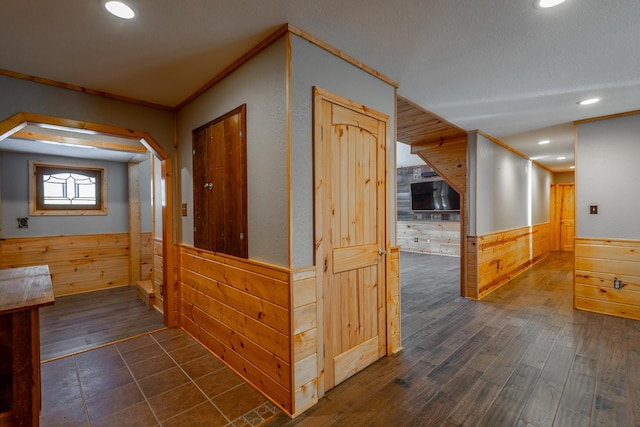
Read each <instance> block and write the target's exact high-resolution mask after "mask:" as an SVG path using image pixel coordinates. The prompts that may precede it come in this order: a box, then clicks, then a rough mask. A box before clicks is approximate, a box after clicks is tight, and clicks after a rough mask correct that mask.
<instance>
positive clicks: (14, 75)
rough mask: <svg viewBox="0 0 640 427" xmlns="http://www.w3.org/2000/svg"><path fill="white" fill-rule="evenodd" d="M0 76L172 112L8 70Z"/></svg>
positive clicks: (138, 101) (150, 104) (129, 99)
mask: <svg viewBox="0 0 640 427" xmlns="http://www.w3.org/2000/svg"><path fill="white" fill-rule="evenodd" d="M0 76H7V77H12V78H14V79H20V80H27V81H30V82H34V83H41V84H45V85H49V86H55V87H60V88H63V89H69V90H73V91H76V92H84V93H88V94H89V95H96V96H101V97H103V98H109V99H115V100H118V101H124V102H129V103H131V104H138V105H144V106H145V107H152V108H158V109H160V110H167V111H172V110H173V108H172V107H169V106H167V105H162V104H156V103H153V102H147V101H141V100H139V99H135V98H129V97H127V96H121V95H115V94H113V93H109V92H103V91H100V90H95V89H90V88H86V87H83V86H77V85H72V84H69V83H63V82H59V81H56V80H51V79H45V78H43V77H35V76H31V75H28V74H23V73H18V72H15V71H9V70H3V69H0Z"/></svg>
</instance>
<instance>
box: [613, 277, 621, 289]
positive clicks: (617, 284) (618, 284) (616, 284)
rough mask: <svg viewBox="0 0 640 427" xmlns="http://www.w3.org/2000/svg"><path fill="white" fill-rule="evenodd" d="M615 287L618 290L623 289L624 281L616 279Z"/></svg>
mask: <svg viewBox="0 0 640 427" xmlns="http://www.w3.org/2000/svg"><path fill="white" fill-rule="evenodd" d="M613 287H614V288H616V289H622V280H620V279H614V281H613Z"/></svg>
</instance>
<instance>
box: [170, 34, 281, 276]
mask: <svg viewBox="0 0 640 427" xmlns="http://www.w3.org/2000/svg"><path fill="white" fill-rule="evenodd" d="M285 101H286V52H285V41H284V38H282V39H280V40H278V41H277V42H275V43H274V44H272V45H271V46H269V47H268V48H267V49H265V50H263V51H262V52H260V53H259V54H258V55H257V56H255V57H253V58H251V59H250V60H249V61H248V62H246V63H245V64H243V65H242V66H241V67H240V68H239V69H237V70H236V71H234V72H233V73H232V74H231V75H229V76H227V77H226V78H225V79H223V80H222V81H221V82H219V83H218V84H216V85H215V86H214V87H212V88H211V89H209V90H208V91H206V92H205V93H204V94H202V95H201V96H199V97H198V98H196V99H195V100H194V101H192V102H190V103H189V104H188V105H186V106H185V107H184V108H182V109H181V110H180V111H179V112H178V117H177V146H178V162H179V163H178V170H179V177H180V197H181V200H178V202H177V204H178V207H179V206H180V204H181V203H187V207H188V208H187V212H188V215H187V216H180V217H179V218H180V224H181V233H180V234H181V235H180V236H179V241H180V242H181V243H185V244H187V245H193V189H192V188H193V185H194V184H193V168H192V163H193V161H192V160H193V159H192V153H191V151H192V142H193V141H192V132H193V130H194V129H196V128H198V127H200V126H202V125H204V124H206V123H208V122H210V121H212V120H214V119H216V118H217V117H220V116H222V115H223V114H225V113H228V112H229V111H231V110H233V109H234V108H237V107H239V106H240V105H242V104H247V110H246V114H247V198H248V231H247V243H248V247H249V258H250V259H254V260H258V261H263V262H267V263H270V264H274V265H279V266H288V262H289V229H288V212H287V209H288V188H287V183H288V181H287V138H286V135H287V132H286V102H285Z"/></svg>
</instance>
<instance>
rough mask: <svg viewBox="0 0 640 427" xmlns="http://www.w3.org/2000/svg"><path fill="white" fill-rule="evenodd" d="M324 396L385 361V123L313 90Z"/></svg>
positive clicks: (354, 106) (379, 116) (342, 101)
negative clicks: (370, 367) (314, 92)
mask: <svg viewBox="0 0 640 427" xmlns="http://www.w3.org/2000/svg"><path fill="white" fill-rule="evenodd" d="M316 91H317V92H316V99H315V103H316V104H315V108H316V110H315V126H316V127H315V132H316V135H315V175H316V178H315V182H316V267H317V269H318V274H319V276H320V277H319V280H320V281H321V282H322V293H323V307H324V309H323V328H324V332H323V338H324V359H323V360H324V368H325V373H324V390H329V389H330V388H332V387H334V386H335V385H337V384H339V383H340V382H342V381H344V380H345V379H347V378H349V377H350V376H352V375H353V374H355V373H356V372H358V371H360V370H361V369H363V368H365V367H366V366H368V365H370V364H371V363H373V362H375V361H376V360H378V359H379V358H380V357H382V356H384V355H385V354H386V312H385V309H386V305H385V290H386V283H385V265H386V249H387V248H386V243H385V242H386V234H385V233H386V227H385V224H386V208H385V203H386V197H385V189H386V178H385V165H386V145H387V141H386V126H387V123H386V120H385V117H386V116H382V115H381V114H379V113H374V112H372V111H371V110H369V109H365V108H364V107H362V106H357V105H356V104H352V103H350V102H349V101H347V100H343V99H341V98H338V97H336V96H335V95H331V94H327V93H326V92H323V91H320V90H319V89H316Z"/></svg>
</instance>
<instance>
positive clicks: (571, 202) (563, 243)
mask: <svg viewBox="0 0 640 427" xmlns="http://www.w3.org/2000/svg"><path fill="white" fill-rule="evenodd" d="M574 188H575V186H574V184H558V185H557V187H556V209H557V210H558V211H557V216H556V218H558V219H559V222H560V224H559V233H558V236H559V240H560V250H561V251H567V252H573V240H574V237H575V190H574Z"/></svg>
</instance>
